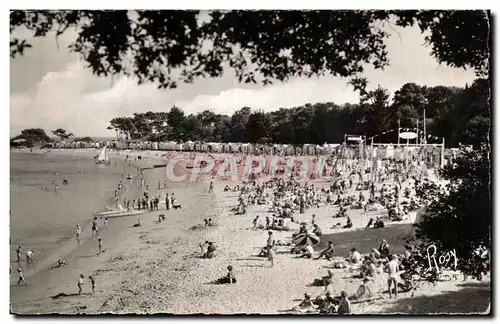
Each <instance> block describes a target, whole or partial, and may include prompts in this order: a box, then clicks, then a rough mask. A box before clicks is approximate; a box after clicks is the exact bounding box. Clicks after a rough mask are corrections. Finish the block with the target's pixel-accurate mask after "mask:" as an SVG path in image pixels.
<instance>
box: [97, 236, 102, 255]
mask: <svg viewBox="0 0 500 324" xmlns="http://www.w3.org/2000/svg"><path fill="white" fill-rule="evenodd" d="M97 242H98V243H97V244H98V245H97V255H100V254H101V253H102V238H100V237H99V238H98V239H97Z"/></svg>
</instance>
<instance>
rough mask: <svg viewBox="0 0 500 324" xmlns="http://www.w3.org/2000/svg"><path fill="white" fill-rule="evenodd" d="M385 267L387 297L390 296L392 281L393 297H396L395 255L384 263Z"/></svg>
mask: <svg viewBox="0 0 500 324" xmlns="http://www.w3.org/2000/svg"><path fill="white" fill-rule="evenodd" d="M386 268H387V287H388V288H389V298H392V283H394V297H395V298H398V280H397V275H398V271H399V264H398V260H397V256H395V255H393V256H392V260H391V261H389V262H388V263H387V265H386Z"/></svg>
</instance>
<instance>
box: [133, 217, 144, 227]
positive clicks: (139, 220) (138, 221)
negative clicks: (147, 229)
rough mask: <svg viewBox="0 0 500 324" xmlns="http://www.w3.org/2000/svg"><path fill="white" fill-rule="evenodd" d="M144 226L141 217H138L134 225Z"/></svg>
mask: <svg viewBox="0 0 500 324" xmlns="http://www.w3.org/2000/svg"><path fill="white" fill-rule="evenodd" d="M139 226H142V223H141V219H140V218H137V223H135V224H134V227H139Z"/></svg>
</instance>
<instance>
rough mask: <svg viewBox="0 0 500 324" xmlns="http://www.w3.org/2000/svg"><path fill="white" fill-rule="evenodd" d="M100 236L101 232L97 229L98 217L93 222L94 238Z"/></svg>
mask: <svg viewBox="0 0 500 324" xmlns="http://www.w3.org/2000/svg"><path fill="white" fill-rule="evenodd" d="M98 235H99V230H98V229H97V217H94V219H93V220H92V238H93V239H95V238H97V236H98Z"/></svg>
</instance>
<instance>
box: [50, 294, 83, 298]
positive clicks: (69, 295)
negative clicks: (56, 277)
mask: <svg viewBox="0 0 500 324" xmlns="http://www.w3.org/2000/svg"><path fill="white" fill-rule="evenodd" d="M91 295H92V294H91V293H81V294H78V293H73V294H67V293H58V294H57V295H54V296H50V298H52V299H59V298H63V297H74V296H91Z"/></svg>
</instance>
